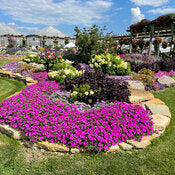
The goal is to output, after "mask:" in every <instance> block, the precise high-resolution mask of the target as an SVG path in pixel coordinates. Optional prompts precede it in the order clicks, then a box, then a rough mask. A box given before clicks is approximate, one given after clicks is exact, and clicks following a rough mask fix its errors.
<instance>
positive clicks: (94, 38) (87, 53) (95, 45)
mask: <svg viewBox="0 0 175 175" xmlns="http://www.w3.org/2000/svg"><path fill="white" fill-rule="evenodd" d="M74 30H75V32H76V34H75V37H76V43H75V44H76V46H77V47H78V53H79V58H81V59H83V61H82V62H84V63H88V62H89V61H90V58H91V57H92V56H94V55H96V54H102V53H105V52H106V49H108V50H111V49H112V45H113V38H112V37H110V34H111V32H110V33H107V34H106V35H104V34H103V32H104V30H106V28H105V27H104V28H103V29H100V27H98V26H97V25H93V26H92V27H91V28H89V29H86V28H84V29H83V30H80V29H79V28H78V27H75V29H74ZM102 38H103V39H102Z"/></svg>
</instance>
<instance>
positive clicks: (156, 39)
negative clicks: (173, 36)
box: [154, 37, 163, 44]
mask: <svg viewBox="0 0 175 175" xmlns="http://www.w3.org/2000/svg"><path fill="white" fill-rule="evenodd" d="M162 42H163V39H162V38H161V37H156V38H155V40H154V44H160V43H162Z"/></svg>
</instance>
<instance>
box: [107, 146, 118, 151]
mask: <svg viewBox="0 0 175 175" xmlns="http://www.w3.org/2000/svg"><path fill="white" fill-rule="evenodd" d="M115 151H120V147H119V145H114V146H111V147H110V148H109V150H107V153H110V152H115Z"/></svg>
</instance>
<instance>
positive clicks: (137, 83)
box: [126, 80, 145, 90]
mask: <svg viewBox="0 0 175 175" xmlns="http://www.w3.org/2000/svg"><path fill="white" fill-rule="evenodd" d="M126 82H127V83H128V84H129V88H130V89H137V90H145V86H144V85H143V83H142V82H140V81H136V80H126Z"/></svg>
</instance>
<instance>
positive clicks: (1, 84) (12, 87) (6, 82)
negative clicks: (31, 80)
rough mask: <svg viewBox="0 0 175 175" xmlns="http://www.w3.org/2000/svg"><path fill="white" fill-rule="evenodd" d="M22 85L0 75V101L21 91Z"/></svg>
mask: <svg viewBox="0 0 175 175" xmlns="http://www.w3.org/2000/svg"><path fill="white" fill-rule="evenodd" d="M24 87H25V85H24V83H22V82H19V81H17V80H12V79H8V78H4V77H0V102H1V101H2V100H4V99H5V98H7V97H9V96H10V95H13V94H14V93H15V92H19V91H21V90H22V89H23V88H24Z"/></svg>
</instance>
